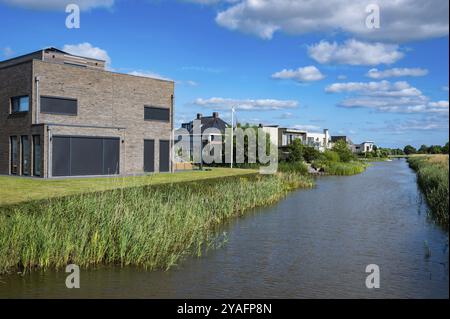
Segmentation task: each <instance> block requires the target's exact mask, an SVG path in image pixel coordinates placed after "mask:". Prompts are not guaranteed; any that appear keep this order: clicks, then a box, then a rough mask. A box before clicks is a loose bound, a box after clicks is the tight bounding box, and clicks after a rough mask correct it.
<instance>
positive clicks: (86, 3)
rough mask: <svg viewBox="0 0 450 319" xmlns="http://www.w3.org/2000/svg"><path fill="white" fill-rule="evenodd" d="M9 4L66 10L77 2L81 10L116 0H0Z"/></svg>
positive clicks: (105, 6)
mask: <svg viewBox="0 0 450 319" xmlns="http://www.w3.org/2000/svg"><path fill="white" fill-rule="evenodd" d="M0 3H5V4H7V5H11V6H16V7H21V8H26V9H34V10H64V9H65V8H66V6H67V5H68V4H77V5H78V6H79V7H80V9H81V10H90V9H95V8H111V7H112V6H113V5H114V0H39V1H36V0H0Z"/></svg>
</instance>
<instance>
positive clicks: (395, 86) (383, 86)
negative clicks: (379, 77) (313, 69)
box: [325, 80, 422, 97]
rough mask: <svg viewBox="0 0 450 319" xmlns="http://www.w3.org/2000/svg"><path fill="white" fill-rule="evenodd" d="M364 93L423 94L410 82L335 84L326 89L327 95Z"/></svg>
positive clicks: (378, 94)
mask: <svg viewBox="0 0 450 319" xmlns="http://www.w3.org/2000/svg"><path fill="white" fill-rule="evenodd" d="M358 91H359V92H361V91H362V92H364V93H366V94H368V95H372V96H373V95H377V96H397V97H398V96H420V95H422V92H421V91H420V90H418V89H417V88H415V87H411V86H410V85H409V83H408V82H405V81H399V82H395V83H391V82H389V81H386V80H383V81H380V82H344V83H333V84H331V85H329V86H327V87H326V88H325V92H327V93H342V92H358Z"/></svg>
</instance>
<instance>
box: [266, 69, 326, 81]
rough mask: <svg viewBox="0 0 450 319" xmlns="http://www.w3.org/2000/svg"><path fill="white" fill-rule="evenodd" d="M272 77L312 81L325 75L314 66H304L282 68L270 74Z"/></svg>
mask: <svg viewBox="0 0 450 319" xmlns="http://www.w3.org/2000/svg"><path fill="white" fill-rule="evenodd" d="M272 78H273V79H280V80H286V79H291V80H295V81H298V82H313V81H319V80H322V79H324V78H325V76H324V75H323V74H322V73H321V72H320V71H319V69H317V68H316V67H315V66H313V65H310V66H305V67H302V68H298V69H297V70H287V69H284V70H282V71H280V72H276V73H274V74H272Z"/></svg>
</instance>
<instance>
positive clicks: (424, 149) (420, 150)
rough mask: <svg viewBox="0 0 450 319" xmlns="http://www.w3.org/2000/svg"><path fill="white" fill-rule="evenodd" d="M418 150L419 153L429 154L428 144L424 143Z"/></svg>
mask: <svg viewBox="0 0 450 319" xmlns="http://www.w3.org/2000/svg"><path fill="white" fill-rule="evenodd" d="M417 152H418V153H419V154H428V146H426V145H425V144H422V146H420V148H419V150H418V151H417Z"/></svg>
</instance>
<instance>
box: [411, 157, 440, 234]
mask: <svg viewBox="0 0 450 319" xmlns="http://www.w3.org/2000/svg"><path fill="white" fill-rule="evenodd" d="M408 163H409V166H410V167H411V168H412V169H414V170H415V171H416V172H417V183H418V184H419V187H420V189H421V190H422V192H423V194H424V196H425V199H426V201H427V203H428V206H429V207H430V210H431V216H432V217H433V218H434V219H435V220H436V221H437V222H438V223H440V224H442V225H444V227H446V228H448V222H449V220H448V204H449V193H448V178H449V175H448V169H449V162H448V155H435V156H421V157H409V158H408Z"/></svg>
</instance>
